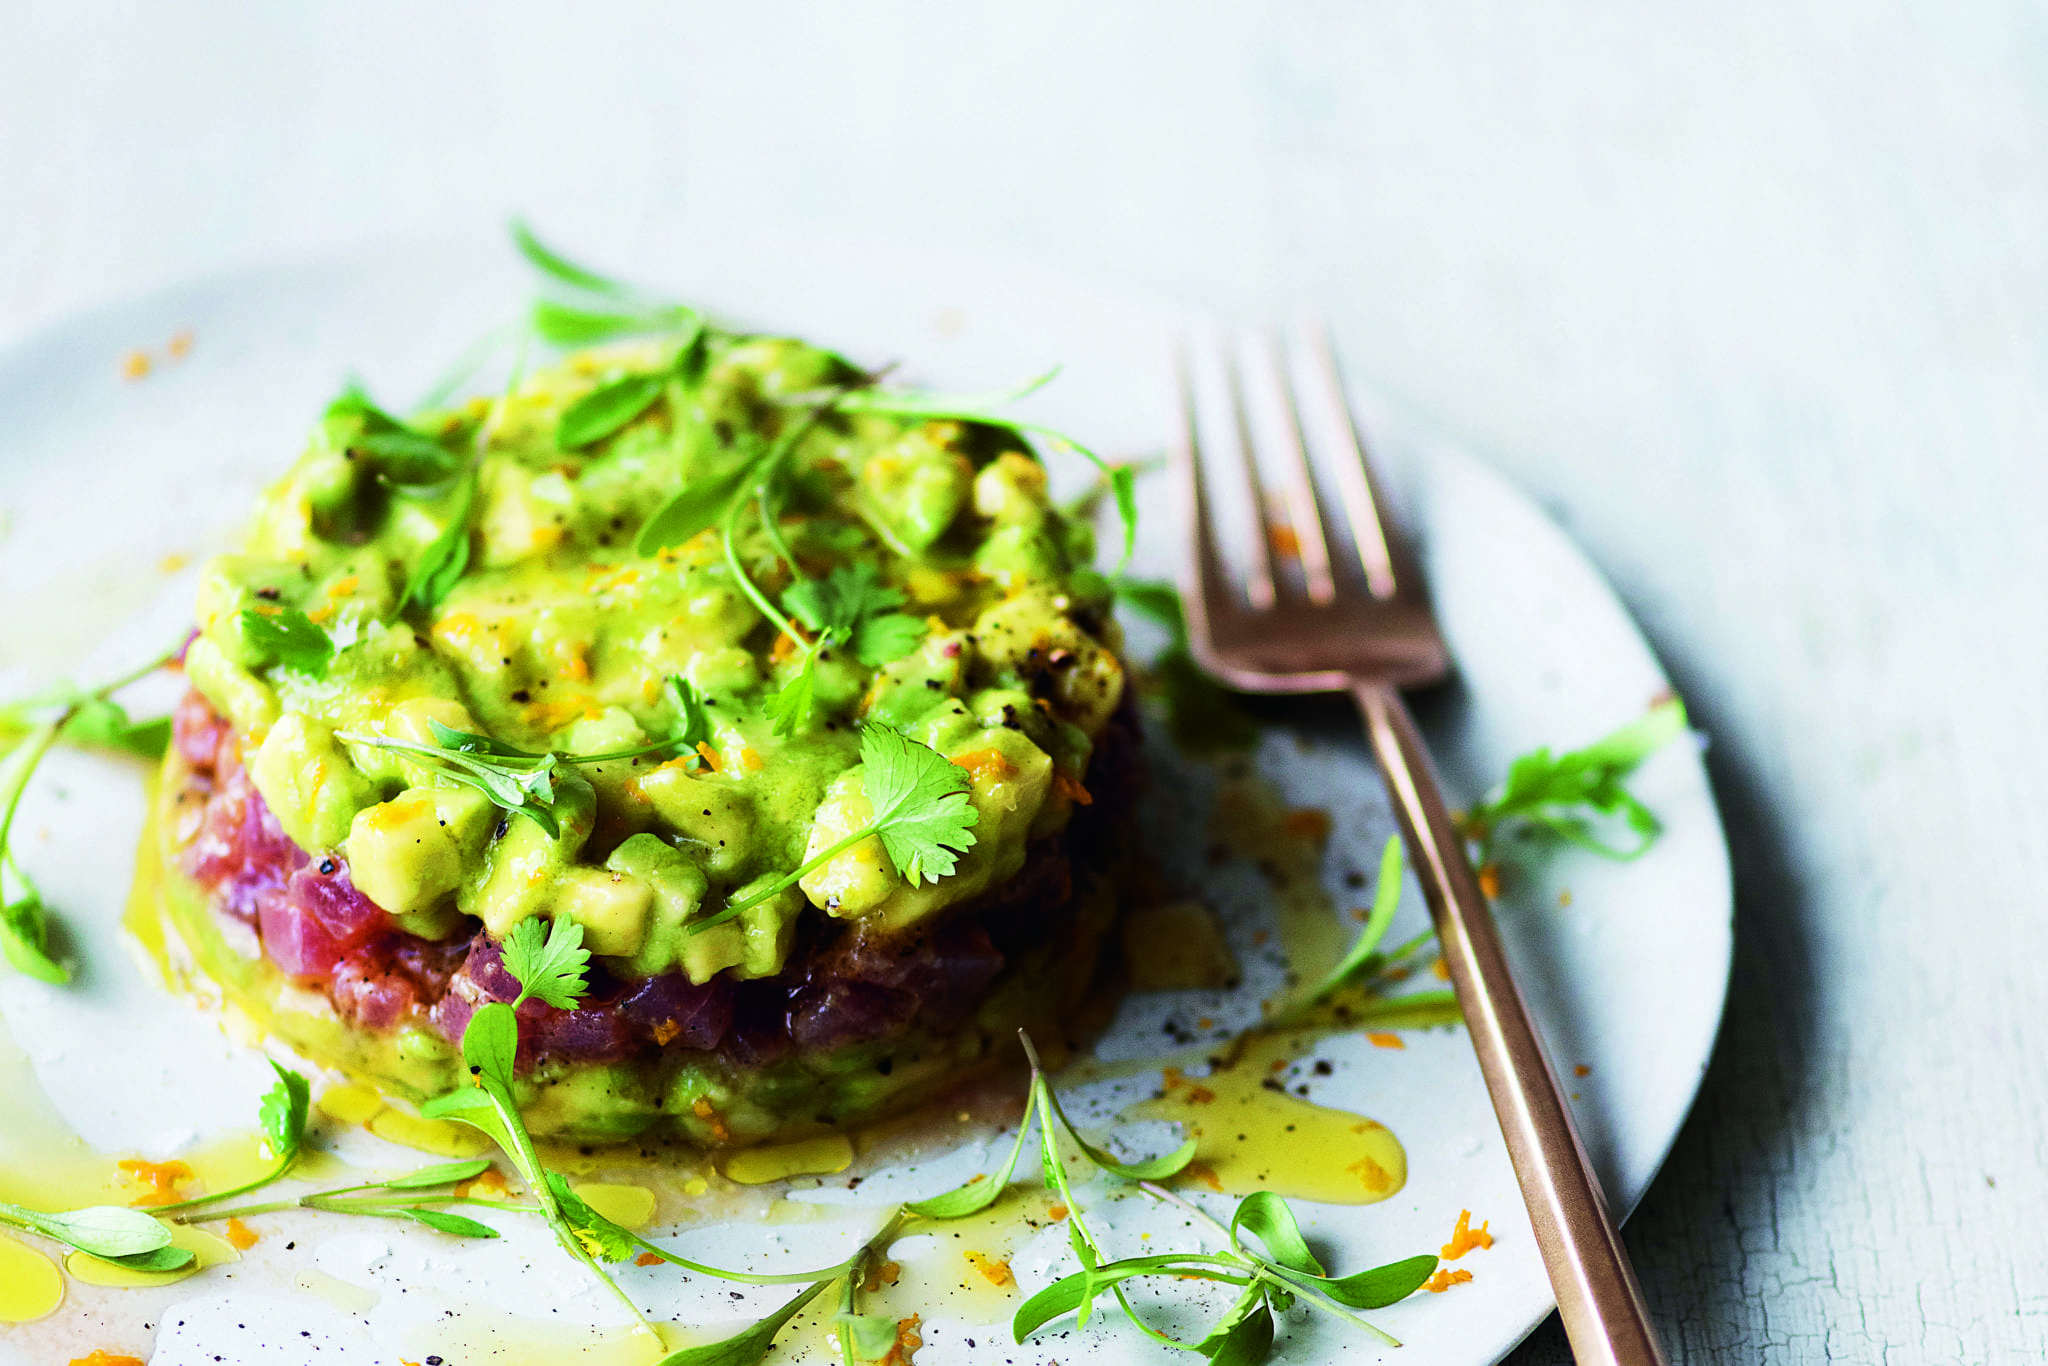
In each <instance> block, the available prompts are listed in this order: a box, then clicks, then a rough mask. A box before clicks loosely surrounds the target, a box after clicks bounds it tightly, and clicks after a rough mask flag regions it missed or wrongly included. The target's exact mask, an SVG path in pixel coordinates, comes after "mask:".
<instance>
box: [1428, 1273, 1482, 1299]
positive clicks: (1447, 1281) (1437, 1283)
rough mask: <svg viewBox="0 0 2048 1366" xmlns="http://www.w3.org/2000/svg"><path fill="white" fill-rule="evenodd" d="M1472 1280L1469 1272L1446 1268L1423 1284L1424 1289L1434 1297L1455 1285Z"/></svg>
mask: <svg viewBox="0 0 2048 1366" xmlns="http://www.w3.org/2000/svg"><path fill="white" fill-rule="evenodd" d="M1471 1279H1472V1273H1471V1272H1469V1271H1453V1270H1451V1269H1449V1268H1448V1267H1446V1268H1445V1269H1443V1270H1441V1271H1439V1272H1437V1273H1436V1274H1435V1275H1433V1276H1431V1277H1430V1278H1429V1279H1428V1280H1426V1281H1424V1282H1423V1283H1422V1288H1423V1289H1424V1290H1427V1291H1428V1292H1429V1293H1430V1294H1432V1295H1441V1294H1443V1293H1444V1291H1446V1290H1449V1289H1450V1288H1451V1287H1452V1286H1454V1285H1463V1284H1464V1283H1465V1282H1466V1281H1469V1280H1471Z"/></svg>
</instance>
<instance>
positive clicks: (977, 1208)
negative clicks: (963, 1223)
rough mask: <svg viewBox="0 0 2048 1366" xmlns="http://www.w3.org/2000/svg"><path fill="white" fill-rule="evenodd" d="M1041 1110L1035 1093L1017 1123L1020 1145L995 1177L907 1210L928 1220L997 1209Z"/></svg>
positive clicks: (1015, 1145)
mask: <svg viewBox="0 0 2048 1366" xmlns="http://www.w3.org/2000/svg"><path fill="white" fill-rule="evenodd" d="M1036 1108H1037V1096H1036V1093H1035V1092H1034V1093H1033V1094H1032V1095H1031V1096H1030V1098H1028V1099H1027V1100H1026V1101H1025V1102H1024V1116H1023V1118H1021V1119H1019V1120H1018V1121H1017V1141H1016V1142H1015V1143H1013V1144H1011V1145H1010V1155H1009V1157H1008V1158H1006V1159H1004V1161H1003V1165H1002V1166H1001V1167H1000V1168H998V1169H997V1171H996V1173H995V1174H994V1175H993V1176H982V1177H977V1178H976V1179H975V1180H972V1181H969V1182H968V1183H967V1184H966V1185H964V1186H956V1187H954V1188H953V1189H952V1190H949V1191H947V1192H946V1193H945V1194H944V1195H934V1196H932V1197H930V1198H929V1199H926V1200H913V1201H911V1202H910V1203H909V1204H907V1205H905V1206H904V1208H905V1209H907V1210H909V1211H910V1212H911V1213H912V1214H921V1215H923V1216H924V1217H925V1218H927V1219H961V1218H965V1217H966V1216H967V1215H970V1214H979V1213H980V1212H981V1211H982V1210H985V1209H987V1208H988V1207H989V1206H990V1205H993V1204H994V1203H995V1202H996V1201H997V1200H998V1199H1000V1198H1001V1197H1002V1194H1003V1192H1004V1191H1005V1190H1007V1189H1009V1185H1010V1176H1011V1174H1012V1173H1014V1172H1015V1171H1016V1170H1017V1160H1018V1158H1020V1157H1021V1156H1023V1153H1024V1139H1025V1137H1026V1136H1027V1135H1029V1134H1030V1132H1031V1115H1032V1112H1033V1111H1034V1110H1035V1109H1036Z"/></svg>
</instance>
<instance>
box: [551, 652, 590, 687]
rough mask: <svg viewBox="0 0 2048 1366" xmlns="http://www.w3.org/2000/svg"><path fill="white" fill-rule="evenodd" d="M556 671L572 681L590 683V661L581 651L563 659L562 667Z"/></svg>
mask: <svg viewBox="0 0 2048 1366" xmlns="http://www.w3.org/2000/svg"><path fill="white" fill-rule="evenodd" d="M556 672H557V673H559V674H561V675H562V677H564V678H566V679H568V680H569V681H570V682H571V683H588V682H589V681H590V661H589V660H587V659H585V658H584V657H583V655H582V653H581V652H580V651H579V652H577V653H575V654H571V655H570V656H569V657H568V658H567V659H565V660H563V661H562V667H561V668H560V669H558V670H556Z"/></svg>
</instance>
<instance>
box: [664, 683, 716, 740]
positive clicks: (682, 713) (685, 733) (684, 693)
mask: <svg viewBox="0 0 2048 1366" xmlns="http://www.w3.org/2000/svg"><path fill="white" fill-rule="evenodd" d="M662 694H663V695H664V696H665V697H667V698H668V701H669V705H670V706H672V707H674V708H675V709H676V724H675V728H674V729H673V730H671V731H670V732H669V742H670V743H671V744H673V745H674V746H675V747H676V749H677V750H678V751H679V752H681V753H684V754H688V753H691V752H692V751H694V750H695V749H696V748H697V746H699V745H702V744H708V743H709V742H710V740H711V714H710V712H708V711H706V710H705V707H704V694H703V693H701V692H698V691H697V685H696V684H694V683H692V682H690V680H689V679H687V678H684V677H683V676H682V675H681V674H670V675H669V676H668V681H667V682H666V683H665V684H663V686H662Z"/></svg>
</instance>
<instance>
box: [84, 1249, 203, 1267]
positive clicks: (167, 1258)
mask: <svg viewBox="0 0 2048 1366" xmlns="http://www.w3.org/2000/svg"><path fill="white" fill-rule="evenodd" d="M192 1256H193V1254H192V1250H191V1249H190V1248H183V1247H159V1248H152V1249H150V1250H149V1251H148V1252H135V1253H130V1254H129V1255H128V1256H126V1257H102V1258H100V1260H101V1261H103V1262H109V1263H112V1264H113V1265H115V1266H118V1267H121V1268H123V1269H125V1270H128V1271H176V1270H178V1269H179V1268H180V1267H183V1266H186V1265H188V1264H190V1263H191V1261H192Z"/></svg>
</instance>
